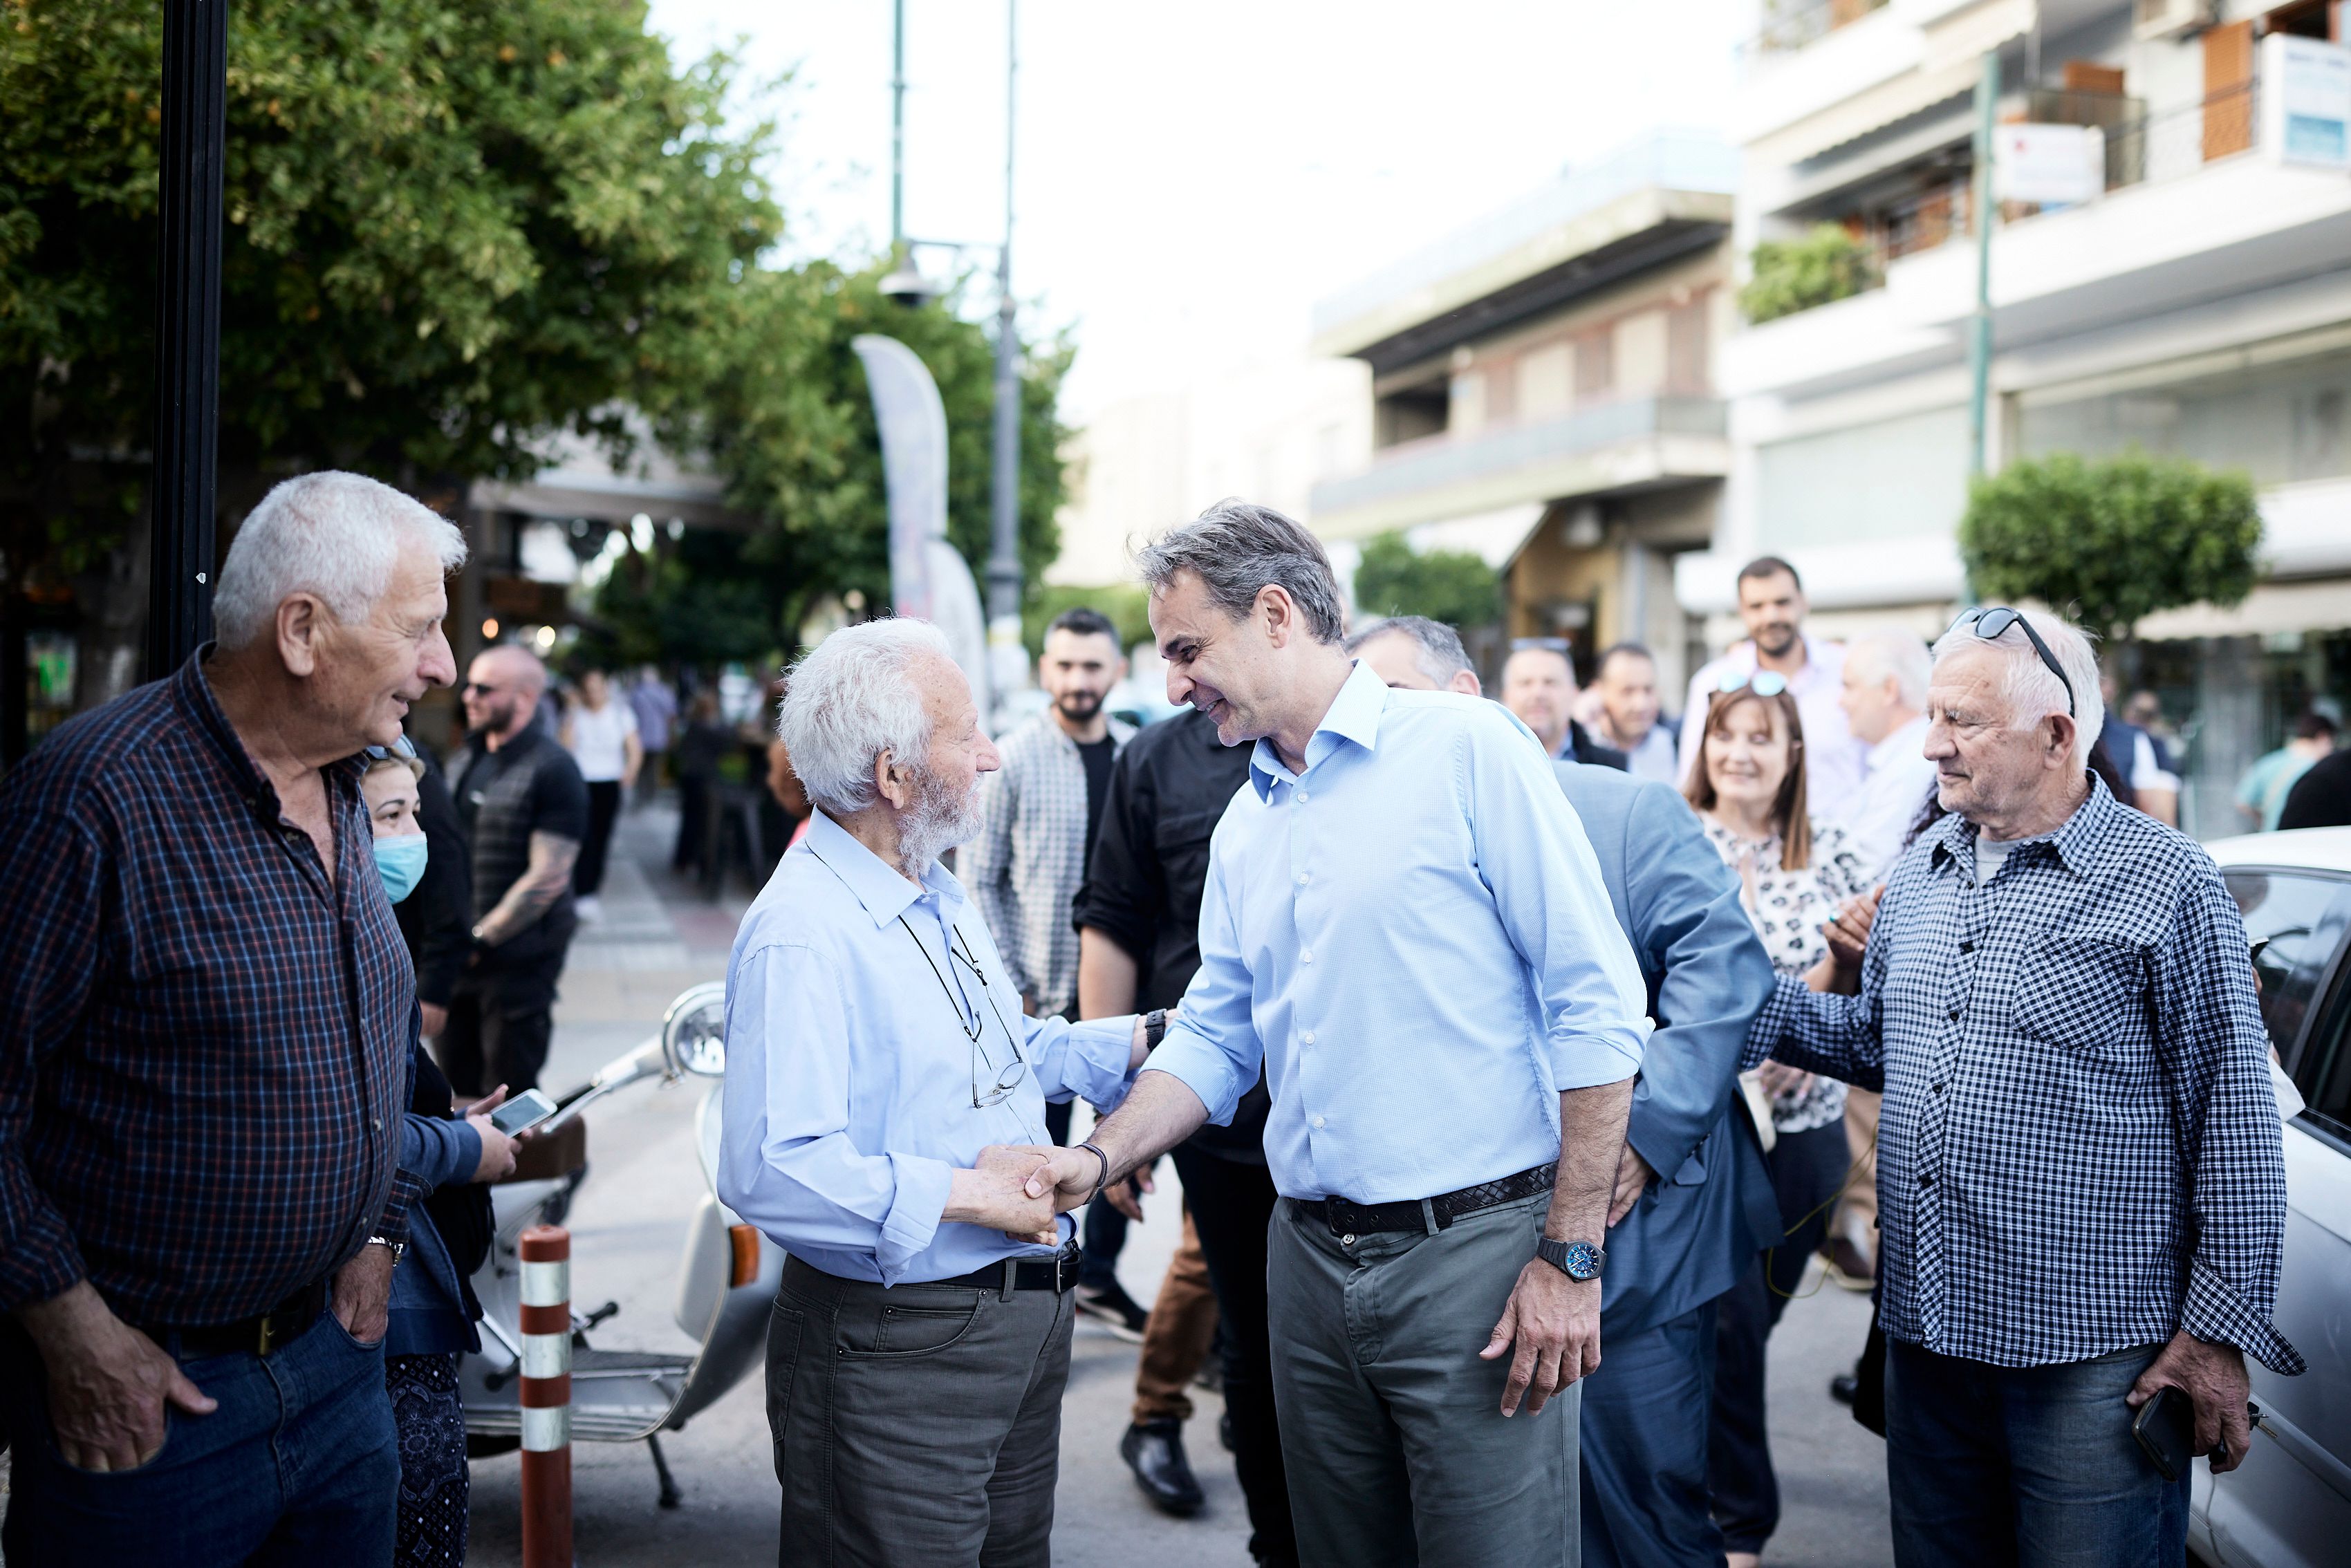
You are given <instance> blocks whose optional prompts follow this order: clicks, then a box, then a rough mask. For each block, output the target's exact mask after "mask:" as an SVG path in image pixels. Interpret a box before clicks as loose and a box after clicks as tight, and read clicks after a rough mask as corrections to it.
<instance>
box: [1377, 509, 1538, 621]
mask: <svg viewBox="0 0 2351 1568" xmlns="http://www.w3.org/2000/svg"><path fill="white" fill-rule="evenodd" d="M1500 589H1501V580H1500V579H1499V577H1498V576H1497V575H1496V574H1495V571H1494V569H1493V568H1492V567H1490V566H1488V565H1487V564H1486V562H1485V559H1484V558H1483V557H1481V556H1479V555H1475V554H1473V553H1471V552H1470V551H1468V550H1426V551H1416V550H1415V549H1413V548H1412V546H1411V545H1410V544H1408V543H1406V542H1405V537H1404V535H1402V534H1401V533H1395V532H1389V533H1384V534H1379V535H1375V536H1374V537H1373V538H1369V539H1366V540H1365V541H1364V553H1363V556H1362V558H1361V559H1359V560H1358V561H1357V562H1356V564H1355V605H1356V608H1357V609H1359V610H1361V611H1362V612H1364V615H1366V616H1384V615H1426V616H1427V617H1428V618H1429V619H1430V620H1431V621H1442V622H1445V623H1446V624H1447V625H1448V626H1451V627H1453V628H1455V629H1456V630H1459V629H1462V628H1466V627H1471V626H1488V625H1491V624H1492V623H1493V622H1495V621H1497V620H1499V619H1500V617H1501V612H1502V607H1501V594H1500Z"/></svg>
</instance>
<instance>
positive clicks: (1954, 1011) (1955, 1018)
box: [1951, 1008, 1959, 1023]
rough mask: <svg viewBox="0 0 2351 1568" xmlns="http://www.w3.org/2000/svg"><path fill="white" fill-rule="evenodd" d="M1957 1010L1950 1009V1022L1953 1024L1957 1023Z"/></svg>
mask: <svg viewBox="0 0 2351 1568" xmlns="http://www.w3.org/2000/svg"><path fill="white" fill-rule="evenodd" d="M1951 1021H1952V1022H1953V1023H1957V1022H1958V1021H1959V1009H1957V1008H1953V1009H1951Z"/></svg>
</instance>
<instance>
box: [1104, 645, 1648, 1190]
mask: <svg viewBox="0 0 2351 1568" xmlns="http://www.w3.org/2000/svg"><path fill="white" fill-rule="evenodd" d="M1646 994H1647V993H1646V988H1645V987H1644V986H1643V984H1642V980H1641V971H1640V967H1639V966H1638V965H1637V964H1636V963H1635V960H1634V957H1633V951H1632V948H1631V947H1630V946H1628V945H1627V944H1626V942H1625V933H1624V931H1623V930H1622V929H1621V928H1620V927H1619V926H1618V925H1617V924H1616V916H1615V915H1614V911H1613V910H1612V909H1611V907H1610V905H1609V902H1608V891H1607V888H1606V886H1605V885H1604V883H1602V881H1601V878H1600V866H1599V862H1597V861H1596V860H1595V859H1594V858H1593V852H1592V845H1591V843H1590V842H1589V841H1587V840H1586V839H1585V838H1584V834H1583V825H1582V824H1581V823H1580V822H1579V821H1577V820H1576V815H1575V811H1574V809H1573V807H1571V806H1570V805H1569V804H1568V803H1567V800H1566V798H1565V797H1564V796H1562V794H1561V793H1560V789H1559V784H1558V781H1557V779H1555V777H1554V776H1553V774H1552V765H1551V762H1550V761H1549V759H1548V758H1545V757H1544V756H1543V754H1542V749H1541V747H1539V746H1537V745H1535V744H1533V743H1532V742H1531V741H1530V739H1529V738H1528V734H1527V730H1526V728H1525V727H1524V726H1522V725H1520V724H1519V723H1517V722H1516V721H1515V720H1513V719H1512V718H1511V717H1510V715H1509V714H1507V713H1505V712H1504V711H1503V710H1502V709H1501V708H1499V707H1498V706H1495V705H1494V704H1492V703H1489V702H1486V701H1484V700H1482V699H1480V698H1477V697H1468V696H1462V695H1458V694H1454V693H1450V692H1413V691H1390V690H1389V689H1388V688H1387V687H1386V686H1385V685H1382V684H1381V682H1380V680H1379V678H1378V677H1377V676H1376V675H1374V674H1372V672H1371V671H1370V670H1369V669H1368V668H1366V667H1365V666H1364V665H1362V664H1358V665H1356V666H1355V670H1354V673H1353V674H1351V675H1349V676H1348V678H1347V683H1346V685H1344V686H1343V687H1342V688H1341V689H1340V692H1339V695H1338V698H1337V700H1336V701H1334V702H1333V703H1332V705H1331V710H1330V712H1329V713H1327V714H1325V715H1324V716H1323V718H1322V724H1321V725H1320V726H1319V727H1317V728H1316V730H1315V732H1314V734H1313V736H1312V737H1311V739H1310V740H1309V741H1308V742H1307V746H1306V770H1305V771H1304V773H1302V774H1299V775H1294V776H1293V775H1292V774H1291V773H1290V770H1289V769H1288V768H1285V767H1283V766H1282V763H1281V761H1280V757H1279V756H1278V755H1277V754H1276V752H1275V751H1274V748H1273V744H1272V742H1271V741H1270V740H1267V741H1259V743H1258V747H1257V752H1256V755H1255V756H1254V757H1253V758H1251V759H1250V763H1249V781H1248V782H1247V783H1246V784H1244V785H1243V786H1242V787H1241V789H1239V791H1238V793H1237V794H1236V795H1235V796H1234V797H1233V803H1232V805H1231V807H1230V808H1229V809H1228V810H1227V811H1226V812H1225V816H1224V821H1222V822H1220V823H1218V824H1217V833H1216V838H1215V839H1214V841H1212V843H1211V846H1210V850H1209V857H1208V879H1207V889H1206V891H1205V892H1204V894H1202V897H1201V904H1200V969H1199V972H1198V974H1196V976H1195V977H1193V980H1192V985H1191V988H1190V989H1189V990H1188V991H1187V992H1186V993H1185V997H1184V1005H1183V1009H1182V1011H1181V1013H1180V1015H1179V1016H1178V1018H1177V1019H1176V1020H1175V1022H1174V1023H1173V1024H1172V1025H1171V1026H1170V1028H1169V1030H1168V1032H1167V1038H1166V1039H1165V1040H1164V1041H1163V1042H1161V1044H1160V1046H1159V1049H1158V1050H1157V1051H1154V1052H1152V1055H1151V1061H1150V1062H1149V1066H1151V1067H1152V1068H1155V1069H1157V1070H1159V1071H1163V1072H1168V1073H1172V1074H1174V1075H1175V1077H1177V1078H1180V1079H1182V1080H1183V1081H1184V1082H1186V1084H1188V1085H1190V1086H1191V1088H1192V1090H1193V1092H1195V1093H1196V1094H1198V1095H1199V1097H1200V1100H1201V1102H1202V1103H1204V1104H1206V1105H1207V1108H1208V1118H1209V1120H1211V1121H1213V1122H1217V1123H1226V1122H1229V1121H1231V1119H1232V1114H1233V1107H1234V1105H1235V1104H1236V1103H1238V1101H1239V1099H1240V1097H1241V1094H1242V1092H1243V1091H1245V1090H1247V1089H1248V1088H1249V1086H1250V1085H1251V1084H1252V1083H1254V1082H1256V1081H1257V1076H1258V1069H1259V1064H1260V1063H1262V1064H1263V1066H1264V1068H1265V1074H1266V1082H1267V1086H1268V1088H1269V1089H1270V1092H1271V1093H1272V1097H1273V1107H1272V1112H1271V1114H1270V1116H1269V1117H1268V1119H1267V1122H1266V1128H1265V1155H1266V1164H1267V1166H1269V1167H1270V1170H1271V1172H1272V1175H1273V1181H1274V1186H1276V1187H1278V1188H1280V1191H1281V1192H1282V1193H1283V1194H1284V1195H1285V1196H1286V1197H1299V1198H1314V1197H1332V1196H1337V1197H1348V1198H1353V1199H1354V1200H1355V1201H1356V1202H1359V1203H1387V1202H1392V1201H1395V1200H1396V1199H1400V1198H1403V1199H1409V1198H1422V1197H1436V1196H1437V1195H1438V1194H1441V1193H1447V1192H1452V1191H1455V1190H1458V1188H1461V1187H1465V1186H1476V1185H1477V1184H1479V1183H1480V1182H1486V1181H1492V1180H1494V1179H1496V1178H1497V1177H1499V1176H1510V1175H1511V1174H1512V1173H1514V1172H1517V1171H1522V1170H1526V1169H1528V1168H1530V1167H1531V1166H1540V1165H1545V1164H1548V1163H1550V1162H1551V1161H1552V1160H1555V1159H1557V1158H1558V1157H1559V1152H1560V1125H1559V1095H1560V1093H1561V1092H1562V1091H1564V1090H1569V1089H1585V1088H1590V1087H1593V1085H1596V1084H1602V1083H1615V1082H1622V1081H1623V1080H1625V1079H1627V1078H1630V1077H1632V1076H1633V1075H1634V1074H1635V1072H1636V1071H1639V1069H1640V1066H1641V1053H1642V1050H1643V1047H1644V1045H1645V1043H1646V1040H1647V1039H1648V1034H1649V1022H1648V1019H1647V1018H1646V1016H1645V1009H1646Z"/></svg>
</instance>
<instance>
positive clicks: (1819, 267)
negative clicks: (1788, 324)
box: [1739, 224, 1878, 322]
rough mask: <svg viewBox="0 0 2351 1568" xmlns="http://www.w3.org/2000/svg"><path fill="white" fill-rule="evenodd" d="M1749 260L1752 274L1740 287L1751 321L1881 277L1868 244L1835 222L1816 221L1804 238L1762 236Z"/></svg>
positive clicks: (1856, 289)
mask: <svg viewBox="0 0 2351 1568" xmlns="http://www.w3.org/2000/svg"><path fill="white" fill-rule="evenodd" d="M1750 265H1751V269H1752V276H1750V277H1749V279H1748V281H1747V285H1746V287H1743V288H1741V289H1740V291H1739V308H1740V311H1741V312H1742V313H1743V314H1744V315H1745V316H1746V318H1747V319H1749V320H1750V321H1756V322H1761V321H1769V320H1771V319H1775V318H1777V317H1781V316H1792V315H1794V314H1795V313H1796V312H1797V311H1799V310H1810V309H1811V308H1813V307H1814V306H1816V305H1826V304H1829V303H1830V302H1832V301H1834V300H1838V299H1844V298H1850V297H1851V296H1853V295H1855V294H1859V293H1861V292H1862V291H1863V290H1864V289H1866V288H1874V287H1876V286H1877V283H1878V277H1877V263H1876V258H1875V257H1874V256H1871V255H1870V253H1869V247H1868V246H1865V245H1863V244H1862V243H1861V241H1859V240H1857V239H1855V237H1854V236H1853V235H1850V234H1848V233H1846V232H1845V230H1844V228H1842V227H1840V226H1839V225H1835V224H1815V225H1813V227H1812V229H1811V231H1810V232H1808V233H1807V234H1806V235H1804V236H1803V237H1802V239H1793V240H1776V239H1767V240H1763V241H1761V242H1759V243H1758V244H1757V245H1756V246H1755V251H1754V254H1753V256H1750Z"/></svg>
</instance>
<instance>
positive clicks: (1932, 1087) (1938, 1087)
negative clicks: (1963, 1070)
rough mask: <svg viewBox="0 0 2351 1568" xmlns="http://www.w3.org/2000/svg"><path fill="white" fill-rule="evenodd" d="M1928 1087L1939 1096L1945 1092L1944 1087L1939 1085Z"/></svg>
mask: <svg viewBox="0 0 2351 1568" xmlns="http://www.w3.org/2000/svg"><path fill="white" fill-rule="evenodd" d="M1928 1087H1929V1088H1930V1089H1931V1090H1932V1091H1933V1092H1935V1093H1937V1094H1940V1093H1941V1092H1943V1086H1942V1085H1941V1084H1939V1083H1936V1084H1930V1085H1928Z"/></svg>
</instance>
